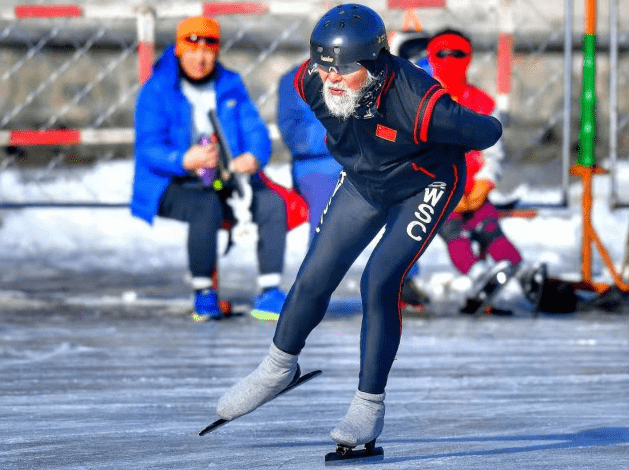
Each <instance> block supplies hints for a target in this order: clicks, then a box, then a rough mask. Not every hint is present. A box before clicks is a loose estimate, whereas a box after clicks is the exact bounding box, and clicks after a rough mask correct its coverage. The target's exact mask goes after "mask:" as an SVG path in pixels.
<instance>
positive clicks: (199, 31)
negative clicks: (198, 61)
mask: <svg viewBox="0 0 629 470" xmlns="http://www.w3.org/2000/svg"><path fill="white" fill-rule="evenodd" d="M190 36H197V37H200V38H212V39H214V40H215V41H216V42H215V43H210V44H208V43H206V44H205V45H204V46H202V47H206V48H208V49H211V50H214V51H218V50H219V48H220V40H221V28H220V26H219V24H218V21H216V20H215V19H214V18H210V17H208V16H193V17H192V18H186V19H185V20H182V21H180V22H179V23H178V24H177V40H176V43H175V55H177V56H180V55H181V54H183V53H184V52H185V51H189V50H193V49H196V48H197V47H199V44H197V43H196V42H193V41H191V40H190Z"/></svg>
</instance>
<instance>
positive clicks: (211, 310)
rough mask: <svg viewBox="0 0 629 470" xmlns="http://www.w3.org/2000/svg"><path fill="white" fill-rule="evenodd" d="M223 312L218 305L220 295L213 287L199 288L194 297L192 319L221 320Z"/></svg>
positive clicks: (198, 320) (200, 320) (197, 320)
mask: <svg viewBox="0 0 629 470" xmlns="http://www.w3.org/2000/svg"><path fill="white" fill-rule="evenodd" d="M221 318H223V313H222V312H221V309H220V308H219V306H218V295H216V291H215V290H213V289H204V290H198V291H197V293H196V296H195V299H194V312H192V319H193V320H194V321H196V322H205V321H209V320H220V319H221Z"/></svg>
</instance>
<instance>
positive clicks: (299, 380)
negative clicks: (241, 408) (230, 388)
mask: <svg viewBox="0 0 629 470" xmlns="http://www.w3.org/2000/svg"><path fill="white" fill-rule="evenodd" d="M319 374H321V371H320V370H313V371H312V372H308V373H307V374H305V375H300V372H299V369H297V373H296V374H295V378H294V379H293V381H292V382H291V383H290V385H289V386H288V387H286V388H285V389H284V390H282V391H281V392H279V393H278V394H277V395H275V397H274V398H272V400H275V398H277V397H279V396H280V395H282V394H284V393H286V392H289V391H291V390H292V389H294V388H296V387H299V386H300V385H302V384H305V383H306V382H308V381H309V380H312V379H314V378H315V377H316V376H317V375H319ZM267 403H268V402H267ZM234 419H237V418H234ZM231 421H233V419H231V420H229V419H223V418H219V419H217V420H216V421H214V422H213V423H212V424H210V425H209V426H206V427H205V428H203V429H202V430H201V431H199V436H205V435H206V434H208V433H211V432H212V431H214V430H216V429H218V428H220V427H221V426H223V425H225V424H227V423H229V422H231Z"/></svg>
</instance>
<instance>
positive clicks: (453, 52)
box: [435, 49, 469, 59]
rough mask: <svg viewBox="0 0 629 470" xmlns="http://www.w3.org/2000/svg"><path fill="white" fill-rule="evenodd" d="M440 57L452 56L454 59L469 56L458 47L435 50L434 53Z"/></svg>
mask: <svg viewBox="0 0 629 470" xmlns="http://www.w3.org/2000/svg"><path fill="white" fill-rule="evenodd" d="M435 55H436V56H437V57H438V58H440V59H445V58H446V57H454V58H455V59H465V58H467V57H469V54H468V53H467V52H463V51H462V50H459V49H441V50H440V51H437V53H436V54H435Z"/></svg>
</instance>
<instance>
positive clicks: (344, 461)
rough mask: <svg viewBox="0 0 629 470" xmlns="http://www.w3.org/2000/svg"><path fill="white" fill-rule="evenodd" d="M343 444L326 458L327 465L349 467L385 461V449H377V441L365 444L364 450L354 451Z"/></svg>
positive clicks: (338, 445)
mask: <svg viewBox="0 0 629 470" xmlns="http://www.w3.org/2000/svg"><path fill="white" fill-rule="evenodd" d="M354 449H355V447H349V446H346V445H343V444H337V445H336V451H335V452H330V453H328V454H326V456H325V465H326V466H328V465H348V464H352V463H371V462H378V461H380V460H384V449H383V448H382V447H376V440H375V439H374V440H373V441H371V442H367V443H366V444H365V448H364V449H359V450H354Z"/></svg>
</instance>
